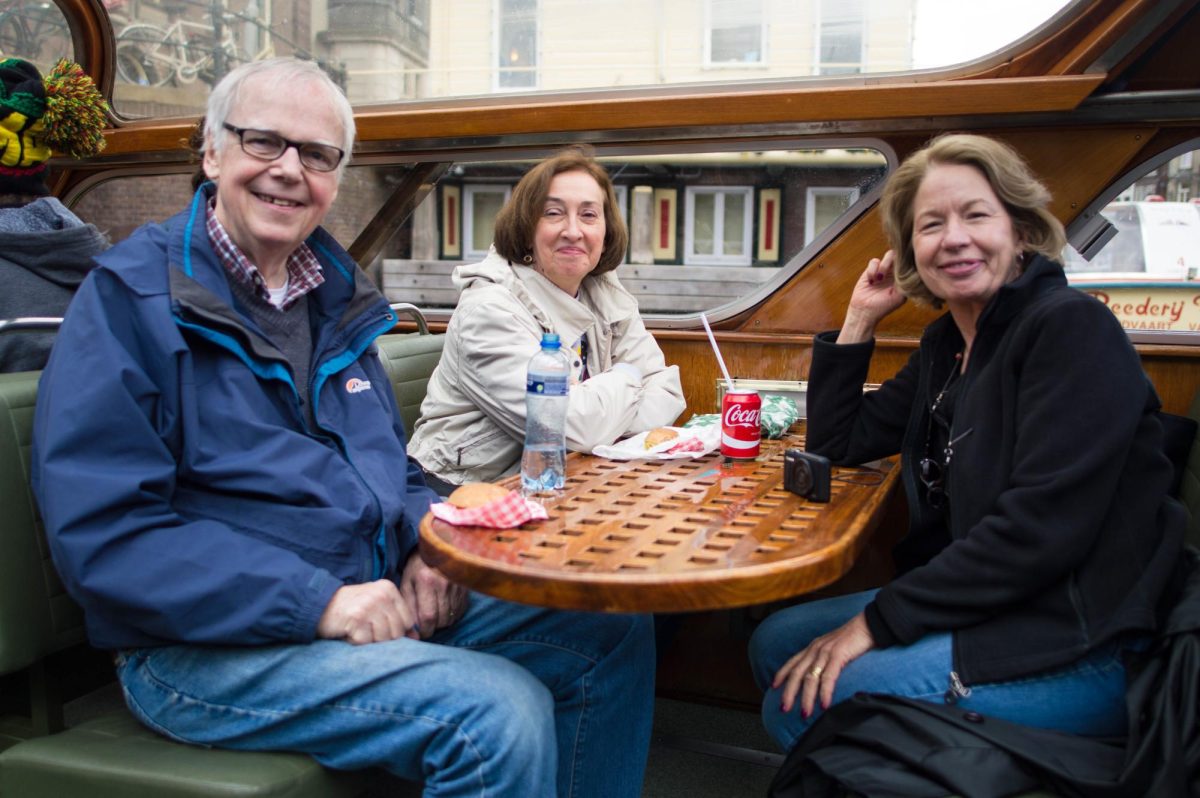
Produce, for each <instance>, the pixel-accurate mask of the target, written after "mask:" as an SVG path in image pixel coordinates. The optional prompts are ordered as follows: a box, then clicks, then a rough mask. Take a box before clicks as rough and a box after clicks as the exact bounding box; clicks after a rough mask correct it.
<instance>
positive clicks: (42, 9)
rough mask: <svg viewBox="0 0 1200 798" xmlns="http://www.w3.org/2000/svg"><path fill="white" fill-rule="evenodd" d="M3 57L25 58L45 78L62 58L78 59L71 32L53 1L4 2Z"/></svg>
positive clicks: (0, 11) (0, 20) (0, 15)
mask: <svg viewBox="0 0 1200 798" xmlns="http://www.w3.org/2000/svg"><path fill="white" fill-rule="evenodd" d="M0 57H3V58H24V59H25V60H26V61H31V62H32V63H33V64H34V65H35V66H36V67H37V68H38V69H39V70H41V71H42V73H43V74H45V73H46V72H48V71H50V69H51V68H52V67H53V66H54V64H55V63H56V62H57V61H58V59H60V58H74V57H75V50H74V45H73V44H72V43H71V29H70V27H68V25H67V18H66V17H65V16H64V15H63V12H62V10H61V9H60V8H59V7H58V6H57V5H55V4H54V3H53V2H51V0H5V2H0Z"/></svg>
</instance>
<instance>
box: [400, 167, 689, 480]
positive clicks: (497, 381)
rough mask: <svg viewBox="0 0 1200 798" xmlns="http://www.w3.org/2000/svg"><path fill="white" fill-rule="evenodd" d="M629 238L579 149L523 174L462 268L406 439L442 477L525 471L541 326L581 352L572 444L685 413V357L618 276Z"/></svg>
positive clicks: (607, 438)
mask: <svg viewBox="0 0 1200 798" xmlns="http://www.w3.org/2000/svg"><path fill="white" fill-rule="evenodd" d="M627 240H628V234H627V233H626V231H625V225H624V222H623V221H622V220H621V218H620V216H619V214H618V213H617V211H616V201H615V196H614V194H613V189H612V181H611V180H610V179H609V177H608V174H607V172H605V171H604V168H603V167H601V166H600V165H599V164H597V163H596V162H595V161H594V160H592V159H591V158H590V157H588V156H587V155H586V154H585V153H584V152H582V151H580V150H577V149H572V150H567V151H564V152H563V153H561V154H559V155H556V156H554V157H552V158H549V159H547V160H545V161H542V162H541V163H540V164H538V165H537V166H535V167H534V168H533V169H531V170H530V171H529V172H528V173H527V174H526V175H525V177H523V178H522V179H521V181H520V183H518V184H517V187H516V188H515V189H514V190H513V194H512V198H511V199H510V200H509V202H508V204H507V205H506V206H505V207H504V209H503V210H501V212H500V215H499V216H498V217H497V219H496V232H495V243H494V245H493V247H492V251H491V252H490V253H489V254H488V257H487V258H486V259H485V260H483V261H482V262H481V263H476V264H471V265H465V266H460V267H458V268H457V269H455V271H454V278H453V279H454V283H455V285H457V286H458V287H459V289H460V291H461V295H460V298H459V302H458V307H457V309H456V310H455V311H454V315H453V316H452V317H451V319H450V326H449V328H448V330H447V337H446V344H445V348H444V351H443V353H442V359H441V362H440V363H439V364H438V367H437V370H436V371H435V372H434V373H433V377H432V379H431V380H430V382H429V388H428V392H427V393H426V396H425V401H424V403H422V405H421V418H420V420H419V421H418V422H417V424H416V428H415V430H414V433H413V439H412V442H411V445H410V446H409V454H410V455H411V456H412V457H413V458H414V459H416V460H417V461H418V462H419V463H420V464H421V465H422V467H423V468H424V469H425V471H426V475H427V476H429V477H432V479H430V482H431V485H432V486H433V487H434V488H435V489H439V490H443V489H445V487H446V486H453V485H461V484H462V483H464V482H475V481H492V480H495V479H498V478H500V477H504V476H507V475H509V474H513V473H516V471H517V470H518V469H519V467H520V463H521V446H522V443H523V441H524V437H525V371H526V367H527V365H528V363H529V359H530V358H531V357H533V354H534V353H535V352H536V351H537V350H538V347H539V345H540V341H541V337H542V333H543V332H554V333H558V335H559V337H560V339H561V340H562V341H563V343H564V345H565V346H567V347H569V348H570V350H571V351H572V353H573V356H572V368H573V375H572V385H571V391H570V399H569V403H568V406H567V448H568V449H570V450H573V451H583V452H587V451H591V449H592V448H593V447H595V446H597V445H600V444H609V443H613V442H614V441H616V440H617V439H619V438H621V437H623V436H626V435H632V434H634V433H637V432H642V431H644V430H648V429H652V428H654V427H659V426H664V425H667V424H670V423H671V422H672V421H674V420H675V418H676V417H677V416H678V415H679V413H680V412H682V411H683V408H684V400H683V389H682V387H681V386H680V383H679V369H678V367H677V366H668V365H667V364H666V361H665V360H664V358H663V354H662V350H660V349H659V348H658V344H657V343H655V341H654V338H653V337H651V335H650V333H649V332H648V331H647V330H646V327H645V325H643V324H642V319H641V316H640V315H639V313H638V307H637V300H636V299H634V298H633V296H632V295H631V294H630V293H629V292H628V291H626V290H625V289H624V288H623V287H622V286H621V284H620V282H618V281H617V277H616V275H615V274H613V270H614V269H616V267H617V266H618V265H619V264H620V263H621V261H622V260H623V259H624V255H625V246H626V242H627ZM439 482H440V483H444V484H439Z"/></svg>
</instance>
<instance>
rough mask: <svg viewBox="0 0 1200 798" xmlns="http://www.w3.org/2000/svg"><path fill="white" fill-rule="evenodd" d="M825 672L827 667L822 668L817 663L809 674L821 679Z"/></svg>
mask: <svg viewBox="0 0 1200 798" xmlns="http://www.w3.org/2000/svg"><path fill="white" fill-rule="evenodd" d="M824 672H825V669H824V668H822V667H821V666H820V665H817V666H816V667H814V668H813V669H812V670H811V671H809V672H808V675H809V676H811V677H813V678H814V679H820V678H821V674H822V673H824Z"/></svg>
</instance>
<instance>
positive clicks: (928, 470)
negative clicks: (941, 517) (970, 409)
mask: <svg viewBox="0 0 1200 798" xmlns="http://www.w3.org/2000/svg"><path fill="white" fill-rule="evenodd" d="M974 431H975V428H974V427H971V428H970V429H968V430H967V431H966V432H962V433H959V434H958V435H956V436H954V437H953V438H951V439H950V440H949V441H948V442H947V443H946V448H945V449H943V450H942V456H943V459H942V461H941V462H938V461H937V460H935V459H934V458H932V457H928V456H926V457H923V458H921V461H920V462H919V463H917V470H918V471H919V472H920V474H919V477H920V480H921V484H922V485H924V486H925V497H926V498H927V499H928V500H929V506H930V507H932V508H933V509H935V510H940V509H942V507H944V506H945V504H946V473H947V472H949V470H950V460H951V459H953V457H954V444H956V443H958V442H959V441H961V440H962V439H963V438H965V437H967V436H968V435H970V434H971V433H972V432H974ZM925 443H926V449H928V448H929V442H928V441H926V442H925Z"/></svg>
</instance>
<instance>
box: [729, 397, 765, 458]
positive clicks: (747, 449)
mask: <svg viewBox="0 0 1200 798" xmlns="http://www.w3.org/2000/svg"><path fill="white" fill-rule="evenodd" d="M761 412H762V400H761V399H759V397H758V391H736V392H730V393H727V394H725V398H724V399H722V400H721V454H723V455H725V456H726V457H732V458H736V459H738V460H753V459H754V458H756V457H758V446H759V442H760V441H761V440H762V426H761V423H760V419H759V414H760V413H761Z"/></svg>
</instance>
